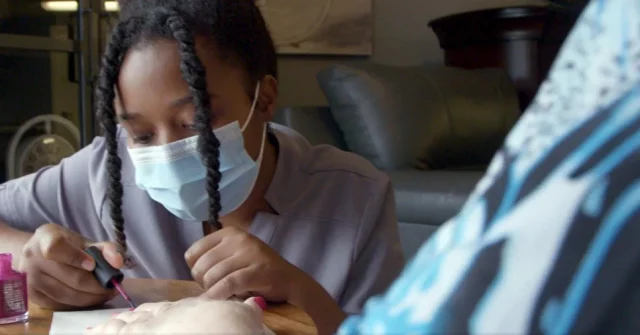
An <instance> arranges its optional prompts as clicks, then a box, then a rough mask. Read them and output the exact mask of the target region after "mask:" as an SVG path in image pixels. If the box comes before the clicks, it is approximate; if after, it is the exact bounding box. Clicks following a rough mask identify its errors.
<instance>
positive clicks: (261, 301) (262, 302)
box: [253, 297, 267, 311]
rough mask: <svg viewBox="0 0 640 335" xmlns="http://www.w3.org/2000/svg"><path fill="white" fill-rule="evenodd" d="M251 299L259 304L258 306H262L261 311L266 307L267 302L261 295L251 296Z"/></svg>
mask: <svg viewBox="0 0 640 335" xmlns="http://www.w3.org/2000/svg"><path fill="white" fill-rule="evenodd" d="M253 301H255V302H256V304H257V305H258V306H260V308H262V310H263V311H264V310H266V309H267V302H266V301H265V300H264V298H263V297H255V298H253Z"/></svg>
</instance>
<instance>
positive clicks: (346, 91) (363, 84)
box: [317, 64, 520, 170]
mask: <svg viewBox="0 0 640 335" xmlns="http://www.w3.org/2000/svg"><path fill="white" fill-rule="evenodd" d="M317 77H318V83H319V85H320V88H321V89H322V91H323V93H324V94H325V96H326V98H327V101H328V102H329V107H330V108H331V113H332V114H333V117H334V119H335V120H336V122H337V124H338V126H339V127H340V129H341V130H342V132H343V134H344V139H345V141H346V144H347V146H348V148H349V149H350V150H351V151H353V152H355V153H357V154H360V155H362V156H364V157H366V158H367V159H369V160H370V161H371V162H372V163H373V164H374V165H375V166H376V167H378V168H380V169H383V170H398V169H403V168H408V167H412V166H418V167H420V168H428V169H436V168H444V167H449V166H465V165H478V164H481V165H482V164H487V163H488V162H489V161H490V159H491V157H492V156H493V154H494V153H495V151H496V150H497V149H498V148H499V146H500V144H501V143H502V141H503V139H504V137H505V136H506V134H507V132H508V130H509V129H510V128H511V126H512V125H513V124H514V123H515V121H516V120H517V118H518V116H519V114H520V112H519V109H518V100H517V94H516V91H515V89H514V88H513V85H512V84H511V83H510V81H509V80H508V79H507V76H506V74H505V73H504V72H503V70H497V69H488V70H463V69H457V68H449V67H443V66H428V67H403V68H398V67H391V66H384V65H374V64H370V65H366V66H361V67H357V68H355V67H347V66H343V65H333V66H330V67H328V68H325V69H323V70H321V71H320V72H319V73H318V75H317Z"/></svg>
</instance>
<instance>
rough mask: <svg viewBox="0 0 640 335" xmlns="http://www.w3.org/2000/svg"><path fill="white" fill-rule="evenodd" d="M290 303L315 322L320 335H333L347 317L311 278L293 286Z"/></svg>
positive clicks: (303, 278)
mask: <svg viewBox="0 0 640 335" xmlns="http://www.w3.org/2000/svg"><path fill="white" fill-rule="evenodd" d="M289 303H290V304H292V305H294V306H296V307H298V308H300V309H302V310H303V311H305V312H306V313H307V314H308V315H309V316H310V317H311V319H312V320H313V322H314V323H315V325H316V328H317V330H318V335H332V334H335V333H336V331H337V330H338V327H339V326H340V324H341V323H342V321H344V319H345V318H346V317H347V314H346V313H345V312H343V311H342V309H341V308H340V306H338V304H337V303H336V302H335V300H334V299H333V298H332V297H331V295H329V293H328V292H327V291H326V290H325V289H324V288H323V287H322V285H320V284H319V283H318V282H316V281H315V280H314V279H313V278H312V277H311V276H309V275H307V274H306V273H304V272H302V271H301V277H300V278H298V280H296V281H295V282H294V283H292V285H291V291H290V294H289Z"/></svg>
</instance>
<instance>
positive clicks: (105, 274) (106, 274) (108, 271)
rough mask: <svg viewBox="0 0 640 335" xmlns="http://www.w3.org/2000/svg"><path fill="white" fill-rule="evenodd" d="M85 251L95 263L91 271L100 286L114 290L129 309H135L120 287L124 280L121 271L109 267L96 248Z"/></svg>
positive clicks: (100, 251)
mask: <svg viewBox="0 0 640 335" xmlns="http://www.w3.org/2000/svg"><path fill="white" fill-rule="evenodd" d="M85 251H86V252H87V254H89V256H91V257H92V258H93V259H94V260H95V261H96V267H95V269H94V270H93V275H94V276H95V277H96V279H98V282H99V283H100V285H102V287H104V288H106V289H108V290H111V289H114V288H115V289H116V290H117V291H118V293H120V295H121V296H122V297H123V298H124V300H126V301H127V303H129V306H130V307H131V308H136V305H135V304H134V303H133V301H132V300H131V297H129V295H128V294H127V292H126V291H125V290H124V288H123V287H122V285H121V283H122V280H123V279H124V274H123V273H122V271H120V270H118V269H116V268H114V267H113V266H111V264H109V262H107V260H106V259H104V256H102V250H100V249H98V248H97V247H89V248H87V249H86V250H85Z"/></svg>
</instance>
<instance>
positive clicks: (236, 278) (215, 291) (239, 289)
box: [203, 268, 254, 300]
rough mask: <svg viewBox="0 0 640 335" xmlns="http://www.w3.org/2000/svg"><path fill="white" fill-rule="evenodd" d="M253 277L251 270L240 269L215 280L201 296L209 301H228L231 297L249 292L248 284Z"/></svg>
mask: <svg viewBox="0 0 640 335" xmlns="http://www.w3.org/2000/svg"><path fill="white" fill-rule="evenodd" d="M253 276H254V273H253V270H252V269H251V268H242V269H239V270H237V271H235V272H232V273H229V274H227V275H225V276H224V277H222V278H221V279H219V280H217V281H216V283H215V284H213V285H212V286H211V287H210V288H209V289H208V290H207V291H206V292H205V293H204V294H203V296H204V297H206V298H210V299H221V300H224V299H228V298H229V297H231V296H233V295H241V294H242V293H244V292H247V291H250V290H251V288H250V286H249V284H250V283H251V278H252V277H253Z"/></svg>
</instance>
